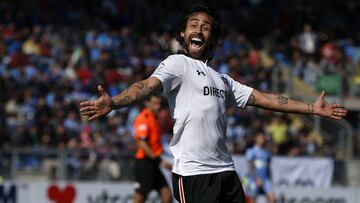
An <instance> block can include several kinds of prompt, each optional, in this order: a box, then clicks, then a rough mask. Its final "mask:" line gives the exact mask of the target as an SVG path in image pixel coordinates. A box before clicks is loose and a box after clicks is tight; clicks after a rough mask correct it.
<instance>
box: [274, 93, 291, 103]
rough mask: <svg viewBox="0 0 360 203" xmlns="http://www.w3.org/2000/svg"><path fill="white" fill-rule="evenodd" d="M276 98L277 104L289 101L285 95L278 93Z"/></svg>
mask: <svg viewBox="0 0 360 203" xmlns="http://www.w3.org/2000/svg"><path fill="white" fill-rule="evenodd" d="M276 98H277V100H278V104H279V105H283V104H287V103H288V101H289V99H288V98H287V97H284V96H282V95H280V94H279V95H278V96H277V97H276Z"/></svg>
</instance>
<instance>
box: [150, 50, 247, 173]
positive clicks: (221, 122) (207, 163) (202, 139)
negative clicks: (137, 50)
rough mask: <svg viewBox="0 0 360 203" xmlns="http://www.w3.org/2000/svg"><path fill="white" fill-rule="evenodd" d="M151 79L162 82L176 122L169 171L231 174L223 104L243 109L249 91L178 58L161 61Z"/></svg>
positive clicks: (201, 65)
mask: <svg viewBox="0 0 360 203" xmlns="http://www.w3.org/2000/svg"><path fill="white" fill-rule="evenodd" d="M151 77H156V78H158V79H159V80H160V81H161V83H162V87H163V93H164V95H165V97H166V98H167V100H168V103H169V108H170V111H171V115H172V116H173V118H174V119H175V124H174V129H173V134H174V137H173V139H172V140H171V142H170V149H171V152H172V154H173V156H174V165H173V172H174V173H176V174H179V175H182V176H189V175H199V174H210V173H218V172H222V171H229V170H235V167H234V163H233V160H232V158H231V154H230V153H229V152H228V150H227V148H226V145H225V138H226V127H227V125H226V106H227V104H228V103H229V102H231V103H235V104H236V105H237V106H238V107H244V106H245V105H246V102H247V100H248V98H249V96H250V94H251V92H252V90H253V89H252V88H250V87H248V86H245V85H242V84H240V83H238V82H236V81H234V80H233V79H232V78H230V77H229V76H228V75H225V74H220V73H218V72H216V71H214V70H213V69H212V68H210V67H209V66H207V64H206V63H204V62H202V61H200V60H196V59H193V58H190V57H188V56H185V55H182V54H174V55H171V56H169V57H168V58H167V59H165V60H164V61H162V62H161V64H160V65H159V66H158V68H157V69H156V70H155V72H154V73H153V74H152V76H151Z"/></svg>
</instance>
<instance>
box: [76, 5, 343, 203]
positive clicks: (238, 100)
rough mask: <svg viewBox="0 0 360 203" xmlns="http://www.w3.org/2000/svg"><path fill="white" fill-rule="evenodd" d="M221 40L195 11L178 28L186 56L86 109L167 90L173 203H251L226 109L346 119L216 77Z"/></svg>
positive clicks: (90, 112) (211, 20)
mask: <svg viewBox="0 0 360 203" xmlns="http://www.w3.org/2000/svg"><path fill="white" fill-rule="evenodd" d="M219 37H220V21H219V17H218V16H217V15H216V13H215V12H214V10H213V9H211V8H209V7H207V6H205V5H202V4H195V5H194V6H192V7H191V8H189V9H188V10H187V12H186V15H185V18H184V21H183V24H182V25H181V28H180V32H179V36H178V41H179V42H180V44H181V45H182V48H183V50H182V51H181V53H178V54H174V55H170V56H169V57H168V58H166V59H165V60H163V61H162V62H161V63H160V65H159V66H158V68H157V69H156V70H155V72H154V73H153V74H152V75H151V76H150V77H149V78H147V79H145V80H143V81H139V82H135V83H134V84H132V85H131V86H130V87H129V88H127V89H126V90H124V91H123V92H122V93H120V94H119V95H117V96H115V97H112V98H111V97H110V96H109V95H108V94H107V93H106V92H105V90H104V89H103V88H102V87H101V86H98V90H99V92H100V94H101V96H100V97H99V98H98V99H97V100H95V101H85V102H82V103H81V104H80V111H81V113H82V115H84V116H88V117H89V120H92V119H95V118H98V117H100V116H103V115H105V114H107V113H109V112H110V111H111V110H114V109H119V108H122V107H126V106H129V105H132V104H134V103H136V102H139V101H141V100H142V99H144V98H145V97H147V96H148V95H150V94H151V93H153V92H155V91H159V90H162V92H163V94H164V95H165V96H166V98H167V100H168V103H169V107H170V110H171V113H172V116H173V118H174V119H175V125H174V129H173V134H174V137H173V139H172V140H171V142H170V149H171V151H172V153H173V155H174V164H173V170H172V172H173V189H174V196H175V198H176V199H177V200H178V201H179V202H181V203H183V202H186V203H200V202H204V203H210V202H224V203H229V202H241V203H244V202H245V200H244V192H243V189H242V186H241V183H240V180H239V177H238V176H237V174H236V172H235V167H234V162H233V160H232V158H231V155H230V153H229V152H228V151H227V149H226V146H225V137H226V136H225V135H226V111H225V110H226V107H225V106H226V103H229V102H231V103H233V104H234V105H236V106H238V107H239V108H243V107H245V106H256V107H260V108H263V109H269V110H274V111H280V112H294V113H305V114H315V115H319V116H324V117H328V118H332V119H341V118H342V117H344V116H345V115H346V113H347V111H346V110H345V109H344V107H343V106H341V105H337V104H328V103H327V102H326V101H325V98H324V97H325V94H324V93H321V95H320V96H319V97H318V99H317V100H316V102H315V103H313V104H308V103H303V102H300V101H295V100H292V99H288V98H287V97H284V96H281V95H279V94H272V93H264V92H260V91H258V90H256V89H253V88H251V87H248V86H246V85H242V84H240V83H239V82H237V81H235V80H233V79H232V78H230V77H229V76H228V75H225V74H220V73H218V72H216V71H214V70H213V69H212V68H211V67H209V66H208V64H207V62H208V60H209V59H210V58H211V56H212V51H213V49H214V47H215V45H216V43H217V41H218V39H219Z"/></svg>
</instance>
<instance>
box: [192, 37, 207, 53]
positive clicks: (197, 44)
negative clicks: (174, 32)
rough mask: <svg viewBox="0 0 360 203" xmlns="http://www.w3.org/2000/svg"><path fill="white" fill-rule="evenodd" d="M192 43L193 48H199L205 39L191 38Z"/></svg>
mask: <svg viewBox="0 0 360 203" xmlns="http://www.w3.org/2000/svg"><path fill="white" fill-rule="evenodd" d="M190 45H191V48H192V49H195V50H199V49H201V47H202V46H203V45H204V41H203V40H202V39H201V38H198V37H193V38H191V41H190Z"/></svg>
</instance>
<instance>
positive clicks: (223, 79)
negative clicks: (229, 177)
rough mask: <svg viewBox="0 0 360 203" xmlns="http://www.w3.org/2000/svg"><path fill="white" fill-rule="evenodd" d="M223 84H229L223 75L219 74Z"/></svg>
mask: <svg viewBox="0 0 360 203" xmlns="http://www.w3.org/2000/svg"><path fill="white" fill-rule="evenodd" d="M220 77H221V79H222V81H223V82H224V83H225V85H229V82H228V80H227V79H226V78H225V77H224V76H220Z"/></svg>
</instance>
